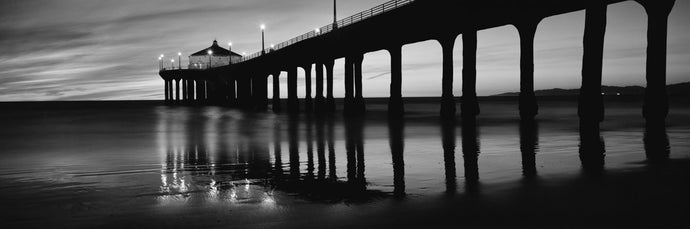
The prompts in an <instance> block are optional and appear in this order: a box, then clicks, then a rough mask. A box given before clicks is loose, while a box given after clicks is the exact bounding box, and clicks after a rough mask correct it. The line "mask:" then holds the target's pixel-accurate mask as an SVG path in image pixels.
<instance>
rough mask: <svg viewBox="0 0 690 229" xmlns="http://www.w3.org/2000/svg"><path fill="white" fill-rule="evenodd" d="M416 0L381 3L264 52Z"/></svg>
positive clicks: (268, 51) (259, 54)
mask: <svg viewBox="0 0 690 229" xmlns="http://www.w3.org/2000/svg"><path fill="white" fill-rule="evenodd" d="M414 1H415V0H392V1H388V2H386V3H383V4H381V5H378V6H376V7H374V8H371V9H368V10H365V11H362V12H359V13H357V14H355V15H352V16H349V17H347V18H343V19H341V20H339V21H337V22H336V23H335V24H329V25H326V26H323V27H321V28H319V29H315V30H313V31H311V32H308V33H305V34H302V35H299V36H297V37H294V38H292V39H290V40H287V41H284V42H281V43H279V44H277V45H275V46H273V47H271V48H268V49H266V50H264V52H265V53H270V52H273V51H276V50H280V49H282V48H285V47H288V46H290V45H293V44H296V43H299V42H301V41H304V40H307V39H311V38H314V37H317V36H320V35H324V34H327V33H330V32H332V31H333V30H335V29H337V28H342V27H345V26H348V25H352V24H355V23H357V22H360V21H363V20H366V19H368V18H371V17H373V16H376V15H379V14H382V13H385V12H389V11H392V10H395V9H398V8H400V7H403V6H406V5H408V4H410V3H412V2H414ZM261 55H262V52H261V51H259V52H256V53H253V54H250V55H247V56H244V57H242V59H241V60H240V61H239V62H238V63H240V62H244V61H247V60H251V59H254V58H257V57H259V56H261Z"/></svg>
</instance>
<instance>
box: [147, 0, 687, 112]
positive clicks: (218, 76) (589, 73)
mask: <svg viewBox="0 0 690 229" xmlns="http://www.w3.org/2000/svg"><path fill="white" fill-rule="evenodd" d="M635 1H636V2H638V3H640V4H641V5H642V6H643V7H644V9H645V10H646V12H647V16H648V25H647V26H648V31H647V41H648V47H647V63H646V65H647V66H646V80H647V87H646V92H645V96H644V102H645V103H644V108H643V115H644V117H645V118H646V119H648V120H650V119H652V120H664V119H665V117H666V116H667V114H668V96H667V94H666V88H665V85H666V55H667V54H666V53H667V50H666V49H667V48H666V46H667V45H666V42H667V21H668V16H669V13H670V12H671V9H672V8H673V5H674V3H675V0H635ZM618 2H623V0H558V1H552V0H530V1H516V0H490V1H431V0H393V1H390V2H387V3H384V4H382V5H379V6H376V7H374V8H372V9H370V10H366V11H363V12H361V13H358V14H356V15H353V16H350V17H348V18H345V19H342V20H339V21H336V22H334V23H333V24H329V25H327V26H324V27H322V28H320V29H318V30H315V31H311V32H308V33H306V34H303V35H301V36H298V37H296V38H293V39H291V40H289V41H286V42H283V43H280V44H278V45H276V46H275V47H271V48H268V49H264V50H261V51H260V52H257V53H255V54H252V55H249V56H245V57H244V58H243V59H242V61H240V62H237V63H231V64H229V65H227V66H221V67H216V68H210V69H204V70H198V69H168V70H165V69H164V70H162V71H160V75H161V77H162V78H163V79H164V80H165V92H166V93H165V101H166V102H167V103H169V104H201V105H228V106H237V107H243V108H251V109H258V110H265V109H267V108H268V104H269V103H268V96H267V95H268V86H267V85H268V84H267V83H268V77H269V76H270V77H272V80H273V89H272V90H273V102H272V104H273V105H272V109H273V110H275V111H281V110H282V108H283V107H282V105H281V103H280V99H279V98H280V97H279V96H280V93H281V91H280V88H279V85H280V83H279V82H280V81H279V78H280V77H284V76H283V75H285V74H283V73H284V72H285V73H286V75H287V82H288V83H287V88H288V89H287V95H288V96H287V97H288V99H287V110H288V111H289V112H300V111H305V112H312V111H316V112H332V111H334V110H335V99H334V95H333V87H334V85H333V65H334V60H335V59H339V58H345V81H344V85H343V86H344V87H345V96H344V103H343V104H344V107H343V112H344V113H346V114H358V113H362V112H364V111H365V110H366V105H365V102H364V98H363V96H362V59H363V55H364V54H365V53H368V52H375V51H379V50H386V51H388V52H389V53H390V56H391V63H390V64H391V82H390V96H389V105H388V113H389V114H390V115H393V116H400V115H402V114H403V113H404V105H403V100H402V96H403V95H402V92H401V86H402V80H403V75H402V64H401V61H402V60H401V56H402V54H401V51H402V46H403V45H406V44H411V43H416V42H422V41H427V40H436V41H438V42H439V43H440V45H441V47H442V51H443V71H442V72H443V78H442V82H441V83H442V85H443V86H442V93H441V98H442V99H441V101H440V103H441V104H442V106H441V110H440V114H441V116H443V117H454V116H455V115H456V103H457V99H456V96H455V95H453V80H454V79H455V77H454V73H453V47H454V46H455V45H456V44H455V40H456V38H457V36H460V35H462V37H463V43H462V44H461V45H462V49H463V69H462V74H461V78H460V79H461V80H462V96H461V99H460V101H461V102H460V113H461V115H462V116H463V117H474V116H476V115H478V114H479V113H480V108H479V103H478V101H477V94H476V78H477V70H476V62H477V31H479V30H484V29H490V28H494V27H499V26H504V25H513V26H515V27H516V28H517V30H518V32H519V39H520V82H521V83H520V84H521V85H520V96H519V105H520V106H519V110H520V116H521V117H523V118H533V117H534V116H536V115H537V113H538V105H537V104H538V103H537V99H536V96H535V94H534V60H533V59H534V50H533V49H534V37H535V33H536V29H537V26H538V24H539V23H540V22H541V21H542V20H545V19H546V20H548V17H550V16H554V15H559V14H565V13H570V12H574V11H580V10H584V11H585V12H586V16H585V17H586V18H585V31H584V43H583V46H584V55H583V60H582V61H583V63H582V85H581V89H580V96H579V97H580V100H579V107H578V114H579V117H580V119H581V120H582V121H583V122H587V123H597V122H601V121H602V120H603V117H604V115H603V114H604V106H603V101H602V95H601V81H602V65H603V50H604V35H605V33H606V14H607V7H608V5H609V4H614V3H618ZM300 68H301V69H302V70H304V71H305V73H306V79H305V84H306V86H305V89H306V97H305V98H304V99H303V100H302V102H303V103H304V104H300V100H299V99H298V97H297V73H298V70H299V69H300ZM312 68H315V69H316V76H315V83H316V91H315V97H314V98H312V97H311V96H312V92H311V83H312V81H311V80H312V76H311V69H312ZM324 76H325V80H324ZM324 84H325V92H324ZM324 93H325V94H324Z"/></svg>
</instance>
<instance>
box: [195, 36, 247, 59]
mask: <svg viewBox="0 0 690 229" xmlns="http://www.w3.org/2000/svg"><path fill="white" fill-rule="evenodd" d="M208 50H211V51H213V55H214V56H230V53H232V55H233V56H239V57H241V56H242V55H240V54H237V53H235V52H230V50H227V49H224V48H223V47H220V46H218V41H216V40H213V45H211V47H208V48H205V49H203V50H200V51H198V52H195V53H194V54H192V56H207V55H208Z"/></svg>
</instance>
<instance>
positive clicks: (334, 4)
mask: <svg viewBox="0 0 690 229" xmlns="http://www.w3.org/2000/svg"><path fill="white" fill-rule="evenodd" d="M337 16H338V15H337V13H336V0H333V29H337V28H338V20H337V18H338V17H337Z"/></svg>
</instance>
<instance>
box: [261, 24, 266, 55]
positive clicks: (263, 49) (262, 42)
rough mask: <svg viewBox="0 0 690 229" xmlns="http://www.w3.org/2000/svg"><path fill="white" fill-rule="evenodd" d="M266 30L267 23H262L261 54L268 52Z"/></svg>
mask: <svg viewBox="0 0 690 229" xmlns="http://www.w3.org/2000/svg"><path fill="white" fill-rule="evenodd" d="M264 31H266V25H264V24H261V55H263V54H266V47H265V46H264V45H265V44H264Z"/></svg>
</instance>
